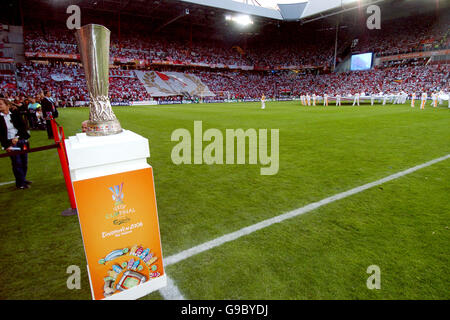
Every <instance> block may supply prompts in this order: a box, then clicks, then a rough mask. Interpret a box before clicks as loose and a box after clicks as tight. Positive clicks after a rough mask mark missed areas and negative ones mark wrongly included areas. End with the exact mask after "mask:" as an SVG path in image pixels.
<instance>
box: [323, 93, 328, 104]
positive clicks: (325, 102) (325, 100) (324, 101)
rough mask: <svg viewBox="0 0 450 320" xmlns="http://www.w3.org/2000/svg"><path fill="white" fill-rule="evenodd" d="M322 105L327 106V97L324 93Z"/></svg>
mask: <svg viewBox="0 0 450 320" xmlns="http://www.w3.org/2000/svg"><path fill="white" fill-rule="evenodd" d="M323 105H324V106H328V95H327V94H326V93H324V95H323Z"/></svg>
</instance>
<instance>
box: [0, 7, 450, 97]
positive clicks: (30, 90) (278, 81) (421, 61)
mask: <svg viewBox="0 0 450 320" xmlns="http://www.w3.org/2000/svg"><path fill="white" fill-rule="evenodd" d="M31 25H34V24H33V23H32V24H31ZM448 33H449V30H448V25H447V24H446V23H442V17H441V21H435V20H433V16H431V18H430V16H429V15H428V16H427V15H425V16H423V17H422V16H419V18H418V16H414V17H408V18H403V19H397V20H394V21H392V22H389V23H387V24H386V25H383V28H382V30H371V31H370V32H365V33H364V34H363V35H362V36H358V37H357V41H352V40H351V39H352V38H351V39H350V42H351V43H353V45H352V50H353V51H359V52H368V51H371V52H375V53H376V55H377V56H378V57H380V56H381V57H382V56H387V55H392V54H399V53H409V52H414V51H425V50H436V49H442V48H448V47H449V40H448V38H447V35H448ZM332 35H333V32H331V33H327V34H326V36H325V35H324V36H323V37H316V36H315V35H312V36H310V37H307V36H306V37H305V38H304V39H303V38H302V41H295V42H294V41H293V42H292V43H277V42H271V43H268V42H262V43H261V44H260V45H257V44H256V43H255V44H253V45H250V46H248V47H245V48H244V49H242V48H240V47H236V46H234V47H226V46H223V45H221V44H216V43H214V45H212V44H211V43H208V42H202V41H197V42H196V41H194V42H192V41H189V43H188V42H187V41H184V42H183V41H180V40H173V39H158V38H155V37H153V38H151V39H150V38H149V37H148V36H144V35H143V34H139V33H138V32H136V33H135V34H134V33H133V34H123V35H122V37H121V38H118V37H116V36H112V39H111V46H110V56H111V57H112V58H125V59H145V60H148V61H155V60H158V61H160V60H170V61H173V62H177V61H178V62H188V63H189V62H191V63H206V64H223V65H234V66H255V67H262V68H261V69H265V70H268V71H243V70H239V71H238V70H231V69H226V68H216V69H209V68H192V67H191V68H188V69H183V71H182V72H187V73H193V74H196V75H197V76H198V77H199V78H200V79H201V80H202V81H203V82H204V84H206V85H207V86H208V87H209V89H210V90H211V91H212V92H213V93H215V95H216V97H215V99H233V98H234V99H245V98H258V97H260V96H261V95H262V94H265V95H266V96H267V97H280V96H283V95H290V96H299V95H302V94H306V93H309V94H313V93H315V94H317V95H320V94H323V93H325V92H326V93H328V94H329V95H333V94H341V95H345V94H352V93H354V92H371V93H374V92H393V91H397V92H398V91H400V90H403V91H406V92H413V91H415V92H417V93H418V92H421V91H427V92H430V91H436V90H444V91H447V92H448V91H449V90H448V89H449V88H448V77H449V66H448V65H446V64H441V65H433V64H429V63H428V62H429V58H413V59H404V60H391V61H383V62H382V63H381V64H380V65H378V66H377V67H376V68H374V69H372V70H368V71H355V72H343V73H328V72H327V70H328V71H329V70H330V68H331V66H332V64H333V58H334V46H333V45H330V43H333V44H334V42H333V41H334V40H333V39H332ZM24 40H25V51H26V52H31V53H39V52H44V53H56V54H77V53H78V47H77V44H76V40H75V37H74V34H73V31H68V30H67V29H65V28H58V27H57V26H53V25H49V26H47V27H46V28H35V27H27V26H25V31H24ZM282 66H286V67H287V66H289V67H293V66H295V67H300V68H294V69H298V70H295V72H294V71H288V70H287V71H279V70H277V69H282V68H279V67H282ZM301 67H305V68H311V69H309V70H316V71H314V72H305V71H302V68H301ZM318 67H320V68H318ZM152 68H153V69H155V70H159V71H164V70H165V69H164V68H167V67H164V66H156V65H153V66H152ZM315 68H316V69H315ZM270 70H275V71H270ZM303 70H306V69H303ZM317 70H320V71H317ZM171 71H175V70H171ZM109 81H110V86H109V94H110V98H111V101H112V102H124V101H127V102H130V101H143V100H151V99H152V98H154V97H151V96H150V94H149V93H147V91H146V90H145V87H144V85H143V84H142V83H141V82H140V81H139V79H138V78H136V77H133V76H130V77H110V80H109ZM43 88H49V89H50V90H51V91H52V94H53V96H54V98H55V99H56V100H57V101H58V104H59V105H60V106H75V105H76V102H77V101H87V100H89V95H88V92H87V88H86V82H85V77H84V71H83V68H82V67H81V65H80V64H79V63H75V62H68V61H65V62H63V61H59V62H51V63H46V64H45V63H33V62H27V63H24V64H17V65H16V72H15V75H11V74H8V75H0V91H2V93H3V94H4V95H6V96H9V97H26V98H30V97H32V98H34V99H37V97H39V96H40V94H41V92H42V90H43ZM166 99H169V100H170V99H172V100H173V99H175V100H174V101H178V100H179V99H181V97H175V98H166Z"/></svg>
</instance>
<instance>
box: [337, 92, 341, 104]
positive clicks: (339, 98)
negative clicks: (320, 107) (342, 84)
mask: <svg viewBox="0 0 450 320" xmlns="http://www.w3.org/2000/svg"><path fill="white" fill-rule="evenodd" d="M336 106H342V103H341V95H340V94H337V95H336Z"/></svg>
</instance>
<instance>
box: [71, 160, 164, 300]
mask: <svg viewBox="0 0 450 320" xmlns="http://www.w3.org/2000/svg"><path fill="white" fill-rule="evenodd" d="M73 187H74V193H75V197H76V203H77V208H78V218H79V221H80V226H81V232H82V235H83V244H84V250H85V253H86V259H87V263H88V271H89V281H90V285H91V291H92V296H93V299H94V300H99V299H105V298H106V299H115V298H117V299H118V298H124V297H127V298H138V297H139V296H142V295H144V294H147V293H149V292H151V291H153V290H155V289H156V287H159V288H160V287H161V282H162V281H165V275H164V268H163V261H162V251H161V239H160V233H159V224H158V214H157V208H156V196H155V189H154V187H155V186H154V180H153V169H152V168H146V169H140V170H134V171H127V172H122V173H118V174H112V175H107V176H101V177H97V178H91V179H85V180H79V181H74V182H73Z"/></svg>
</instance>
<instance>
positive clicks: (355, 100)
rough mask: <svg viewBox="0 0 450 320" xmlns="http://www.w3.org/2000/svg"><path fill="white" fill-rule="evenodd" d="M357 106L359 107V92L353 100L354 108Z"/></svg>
mask: <svg viewBox="0 0 450 320" xmlns="http://www.w3.org/2000/svg"><path fill="white" fill-rule="evenodd" d="M356 104H358V106H359V92H357V93H356V94H355V98H354V99H353V106H354V105H356Z"/></svg>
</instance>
